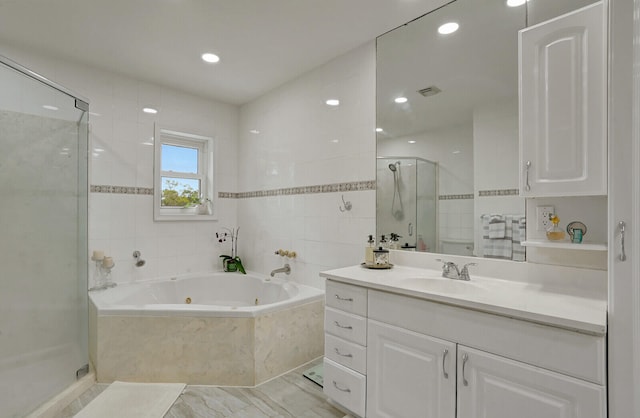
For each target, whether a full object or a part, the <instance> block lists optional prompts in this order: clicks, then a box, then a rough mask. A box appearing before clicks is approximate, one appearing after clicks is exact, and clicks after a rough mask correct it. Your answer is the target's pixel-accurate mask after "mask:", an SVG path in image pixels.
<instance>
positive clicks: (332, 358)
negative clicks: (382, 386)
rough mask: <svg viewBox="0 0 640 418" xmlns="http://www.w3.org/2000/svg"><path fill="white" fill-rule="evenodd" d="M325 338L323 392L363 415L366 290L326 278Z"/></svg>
mask: <svg viewBox="0 0 640 418" xmlns="http://www.w3.org/2000/svg"><path fill="white" fill-rule="evenodd" d="M325 304H326V307H325V324H324V329H325V339H324V353H325V357H324V388H323V390H324V393H325V394H326V395H327V396H328V397H329V398H331V399H332V400H333V401H334V402H336V403H338V404H340V405H341V406H342V407H344V408H346V409H348V410H349V411H350V412H352V413H354V414H356V415H357V416H360V417H364V416H365V402H366V389H367V387H366V386H367V381H366V374H367V350H366V345H367V289H366V288H363V287H358V286H351V285H348V284H344V283H338V282H334V281H328V282H327V287H326V302H325Z"/></svg>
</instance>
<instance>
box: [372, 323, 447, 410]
mask: <svg viewBox="0 0 640 418" xmlns="http://www.w3.org/2000/svg"><path fill="white" fill-rule="evenodd" d="M367 353H368V358H367V361H368V365H367V368H368V370H369V375H368V380H367V417H368V418H383V417H384V418H392V417H393V418H402V417H407V418H409V417H411V418H414V417H424V418H455V416H456V344H455V343H452V342H449V341H445V340H440V339H438V338H433V337H429V336H426V335H422V334H419V333H417V332H412V331H408V330H405V329H402V328H398V327H395V326H392V325H387V324H384V323H382V322H378V321H374V320H369V322H368V343H367Z"/></svg>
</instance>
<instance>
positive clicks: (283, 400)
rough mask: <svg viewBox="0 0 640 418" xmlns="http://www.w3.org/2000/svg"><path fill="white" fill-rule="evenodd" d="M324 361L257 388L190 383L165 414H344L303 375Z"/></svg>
mask: <svg viewBox="0 0 640 418" xmlns="http://www.w3.org/2000/svg"><path fill="white" fill-rule="evenodd" d="M321 361H322V359H318V360H315V361H313V362H312V363H309V364H305V365H304V366H302V367H299V368H297V369H295V370H293V371H291V372H289V373H287V374H285V375H283V376H280V377H278V378H276V379H273V380H271V381H269V382H266V383H263V384H262V385H260V386H258V387H255V388H235V387H213V386H187V388H186V389H185V391H184V392H183V394H182V395H180V397H179V398H178V399H177V400H176V402H175V403H174V404H173V406H172V407H171V409H169V412H167V414H166V415H165V418H217V417H233V418H263V417H264V418H266V417H282V418H342V417H343V416H344V413H342V412H340V411H339V410H337V409H335V408H334V407H333V406H331V405H330V404H329V403H327V402H326V400H325V397H324V395H323V393H322V388H320V386H318V385H316V384H315V383H313V382H311V381H309V380H308V379H306V378H304V377H303V376H302V373H303V372H304V371H306V370H307V369H308V368H311V367H313V366H315V365H316V364H319V363H320V362H321ZM107 386H109V385H108V384H101V383H97V384H95V385H93V386H92V387H91V388H89V389H88V390H87V391H86V392H84V393H83V394H82V395H80V397H79V398H78V399H76V400H75V401H73V402H72V403H71V405H69V406H68V407H67V408H65V409H64V410H63V411H62V412H61V413H60V414H59V415H58V416H57V417H56V418H68V417H73V415H75V414H77V413H78V412H79V411H80V410H81V409H82V408H83V407H84V406H85V405H87V404H88V403H89V402H91V400H92V399H93V398H95V397H96V396H98V395H99V394H100V393H101V392H102V391H103V390H105V389H106V388H107Z"/></svg>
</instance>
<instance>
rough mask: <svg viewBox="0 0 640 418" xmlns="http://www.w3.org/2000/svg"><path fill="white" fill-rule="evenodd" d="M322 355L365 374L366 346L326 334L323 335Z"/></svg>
mask: <svg viewBox="0 0 640 418" xmlns="http://www.w3.org/2000/svg"><path fill="white" fill-rule="evenodd" d="M324 355H325V357H327V358H329V359H331V360H333V361H335V362H336V363H340V364H342V365H343V366H346V367H349V368H350V369H353V370H355V371H357V372H360V373H362V374H367V348H366V347H363V346H361V345H358V344H354V343H351V342H349V341H345V340H343V339H342V338H338V337H334V336H333V335H330V334H326V335H325V337H324Z"/></svg>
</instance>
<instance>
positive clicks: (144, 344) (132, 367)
mask: <svg viewBox="0 0 640 418" xmlns="http://www.w3.org/2000/svg"><path fill="white" fill-rule="evenodd" d="M89 296H90V304H89V320H90V326H89V337H90V338H89V345H90V347H89V348H90V350H89V352H90V355H91V361H92V362H93V364H94V366H95V369H96V373H97V379H98V381H99V382H112V381H114V380H124V381H131V382H136V381H137V382H186V383H189V384H204V385H224V386H253V385H257V384H259V383H261V382H264V381H266V380H269V379H271V378H272V377H275V376H278V375H280V374H282V373H284V372H286V371H288V370H291V369H293V368H295V367H298V366H300V365H302V364H304V363H306V362H308V361H310V360H313V359H314V358H317V357H320V356H322V354H323V351H324V292H323V291H322V290H319V289H315V288H312V287H309V286H304V285H298V284H296V283H292V282H288V281H287V280H286V279H282V278H272V279H269V278H264V277H260V276H258V275H255V274H248V275H242V274H239V273H212V274H207V275H190V276H185V277H178V278H171V279H167V280H151V281H146V282H140V283H133V284H119V285H118V286H117V287H115V288H111V289H106V290H102V291H92V292H89ZM189 299H190V301H189ZM189 302H190V303H189Z"/></svg>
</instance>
